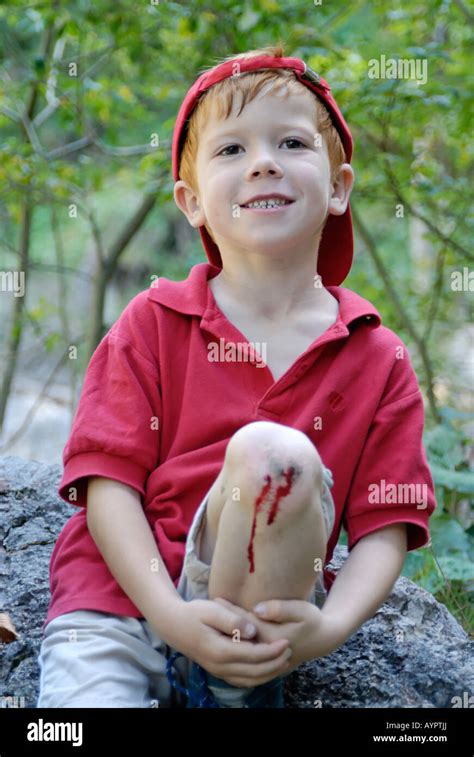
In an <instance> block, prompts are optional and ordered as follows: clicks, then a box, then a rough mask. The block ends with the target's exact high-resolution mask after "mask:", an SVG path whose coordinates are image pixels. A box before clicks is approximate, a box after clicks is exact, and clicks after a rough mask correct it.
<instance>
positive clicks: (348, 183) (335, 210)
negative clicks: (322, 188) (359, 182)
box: [328, 163, 354, 216]
mask: <svg viewBox="0 0 474 757" xmlns="http://www.w3.org/2000/svg"><path fill="white" fill-rule="evenodd" d="M353 185H354V171H353V169H352V166H351V165H350V164H349V163H343V164H342V166H341V167H340V169H339V171H338V173H337V176H336V178H335V179H334V184H333V187H332V196H331V199H330V201H329V211H328V212H329V213H330V214H331V215H334V216H342V214H343V213H345V212H346V208H347V203H348V202H349V197H350V196H351V192H352V187H353Z"/></svg>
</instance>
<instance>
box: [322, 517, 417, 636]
mask: <svg viewBox="0 0 474 757" xmlns="http://www.w3.org/2000/svg"><path fill="white" fill-rule="evenodd" d="M406 553H407V526H406V523H394V524H392V525H390V526H386V527H385V528H381V529H378V530H377V531H373V532H372V533H370V534H368V535H367V536H364V537H363V538H362V539H359V541H358V542H357V544H356V545H355V546H354V547H353V549H352V550H351V552H350V553H349V556H348V558H347V560H346V561H345V563H344V565H343V567H342V568H341V570H340V571H339V573H338V574H337V577H336V579H335V581H334V583H333V585H332V587H331V591H330V592H329V594H328V597H327V599H326V601H325V603H324V606H323V609H322V613H323V616H325V617H326V618H327V619H328V620H329V621H330V624H331V626H332V627H333V628H335V629H336V634H337V636H338V639H337V642H338V643H337V645H335V648H337V647H339V646H341V644H344V642H345V641H346V640H347V639H348V638H349V636H351V635H352V634H353V633H354V631H356V630H357V629H358V628H359V627H360V626H361V625H362V624H363V623H365V621H366V620H368V619H369V618H371V617H372V616H373V615H374V614H375V613H376V612H377V610H378V609H379V607H380V606H381V605H382V604H383V602H384V601H385V599H386V598H387V597H388V595H389V594H390V592H391V590H392V588H393V586H394V584H395V581H396V580H397V578H398V577H399V575H400V573H401V570H402V568H403V563H404V560H405V556H406Z"/></svg>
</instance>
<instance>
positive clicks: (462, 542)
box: [403, 407, 474, 631]
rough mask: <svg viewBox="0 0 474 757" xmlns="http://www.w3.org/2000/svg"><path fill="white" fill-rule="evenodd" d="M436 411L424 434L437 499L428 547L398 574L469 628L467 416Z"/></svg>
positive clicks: (471, 559)
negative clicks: (435, 422) (439, 418)
mask: <svg viewBox="0 0 474 757" xmlns="http://www.w3.org/2000/svg"><path fill="white" fill-rule="evenodd" d="M441 415H442V418H443V420H442V422H441V423H440V424H438V425H437V426H435V427H433V428H432V429H430V430H429V431H427V433H426V434H425V447H426V450H427V455H428V461H429V463H430V468H431V472H432V474H433V480H434V483H435V489H436V499H437V504H438V506H437V508H436V510H435V512H434V514H433V516H432V518H431V520H430V535H431V546H430V547H427V548H424V549H421V550H417V551H415V552H411V553H409V554H408V555H407V558H406V561H405V566H404V570H403V573H404V575H406V576H408V577H409V578H411V579H412V580H414V581H416V582H417V583H419V584H420V585H421V586H423V587H424V588H425V589H427V590H428V591H431V592H432V593H433V594H435V596H437V597H438V598H439V599H440V601H443V602H444V603H445V604H447V606H448V607H449V609H450V611H451V612H452V613H453V615H455V616H456V617H457V618H458V620H459V621H460V622H461V623H462V624H463V625H464V627H465V628H466V630H471V631H472V629H473V626H472V619H473V609H474V533H473V532H474V527H473V513H472V509H471V508H472V501H473V499H472V494H473V492H474V473H473V471H472V470H470V468H469V464H468V454H469V450H470V442H471V440H470V436H471V435H470V434H469V432H468V431H467V430H465V424H469V421H471V423H472V420H473V416H472V415H469V414H467V413H463V412H460V411H456V410H454V409H453V408H448V407H443V408H441ZM467 428H469V426H468V425H467ZM466 495H467V497H466Z"/></svg>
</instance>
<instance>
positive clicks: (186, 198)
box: [173, 179, 206, 229]
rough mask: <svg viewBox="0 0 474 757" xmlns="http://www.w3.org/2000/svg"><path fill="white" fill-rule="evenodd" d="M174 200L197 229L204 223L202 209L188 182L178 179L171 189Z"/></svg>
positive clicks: (204, 218)
mask: <svg viewBox="0 0 474 757" xmlns="http://www.w3.org/2000/svg"><path fill="white" fill-rule="evenodd" d="M173 194H174V201H175V203H176V205H177V206H178V208H179V209H180V210H181V211H182V212H183V213H184V215H185V216H186V218H187V219H188V221H189V223H190V224H191V226H193V227H194V228H195V229H197V228H198V227H199V226H202V225H203V224H204V223H206V217H205V215H204V211H203V210H202V208H201V204H200V202H199V197H198V196H197V195H196V194H195V193H194V191H193V190H192V189H191V187H190V186H189V184H186V182H185V181H183V180H182V179H180V180H179V181H177V182H176V184H175V185H174V189H173Z"/></svg>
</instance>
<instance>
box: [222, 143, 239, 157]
mask: <svg viewBox="0 0 474 757" xmlns="http://www.w3.org/2000/svg"><path fill="white" fill-rule="evenodd" d="M232 147H239V145H227V147H224V149H223V150H221V151H220V153H218V154H219V155H224V154H225V151H226V150H231V149H232ZM233 154H234V155H235V153H233Z"/></svg>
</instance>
